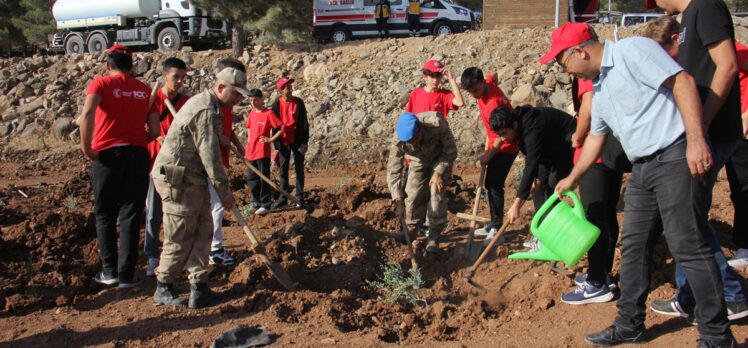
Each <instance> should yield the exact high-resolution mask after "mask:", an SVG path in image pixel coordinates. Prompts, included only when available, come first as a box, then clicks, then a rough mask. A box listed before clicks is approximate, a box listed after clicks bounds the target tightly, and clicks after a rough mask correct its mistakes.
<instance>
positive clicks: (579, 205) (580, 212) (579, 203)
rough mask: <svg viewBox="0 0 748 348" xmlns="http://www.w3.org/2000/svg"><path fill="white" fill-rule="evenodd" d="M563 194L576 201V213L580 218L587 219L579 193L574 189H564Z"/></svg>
mask: <svg viewBox="0 0 748 348" xmlns="http://www.w3.org/2000/svg"><path fill="white" fill-rule="evenodd" d="M563 195H564V196H566V197H569V198H571V201H572V202H574V210H573V212H574V215H576V216H577V217H579V218H580V219H587V217H586V216H585V214H584V206H582V200H580V199H579V196H577V194H576V193H574V191H572V190H566V191H564V193H563Z"/></svg>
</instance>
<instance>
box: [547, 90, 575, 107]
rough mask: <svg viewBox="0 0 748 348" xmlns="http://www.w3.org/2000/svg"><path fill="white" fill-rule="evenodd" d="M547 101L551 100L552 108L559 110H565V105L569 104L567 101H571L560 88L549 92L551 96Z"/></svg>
mask: <svg viewBox="0 0 748 348" xmlns="http://www.w3.org/2000/svg"><path fill="white" fill-rule="evenodd" d="M548 101H550V102H551V105H553V107H554V108H556V109H559V110H566V107H567V106H568V105H569V102H571V99H570V98H569V96H568V95H566V93H564V92H563V91H562V90H557V91H556V92H554V93H553V94H551V97H550V98H549V99H548Z"/></svg>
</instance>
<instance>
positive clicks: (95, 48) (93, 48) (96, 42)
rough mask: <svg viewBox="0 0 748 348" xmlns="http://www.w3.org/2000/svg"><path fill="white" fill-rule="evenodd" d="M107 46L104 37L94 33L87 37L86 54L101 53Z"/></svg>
mask: <svg viewBox="0 0 748 348" xmlns="http://www.w3.org/2000/svg"><path fill="white" fill-rule="evenodd" d="M108 46H109V45H108V44H107V41H106V37H104V35H101V34H99V33H96V34H93V35H91V36H89V37H88V52H89V53H99V52H102V51H104V50H106V49H107V47H108Z"/></svg>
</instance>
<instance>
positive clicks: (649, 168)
mask: <svg viewBox="0 0 748 348" xmlns="http://www.w3.org/2000/svg"><path fill="white" fill-rule="evenodd" d="M554 59H555V60H556V61H557V62H559V63H560V64H561V65H562V66H563V68H564V69H565V70H566V71H567V72H569V73H571V74H573V75H575V76H577V77H578V78H584V79H589V80H593V86H594V92H593V93H594V98H593V99H592V119H591V126H590V134H589V136H588V137H587V139H586V141H585V144H584V148H583V150H582V154H581V156H580V158H579V161H578V162H577V164H576V165H575V166H574V168H573V169H572V171H571V173H570V174H569V176H568V177H567V178H565V179H563V180H561V181H560V182H559V183H558V185H557V186H556V192H557V193H559V194H560V193H561V192H563V191H564V190H568V189H573V188H574V187H576V186H577V184H578V182H579V179H580V178H581V177H582V176H583V175H584V173H585V172H586V171H587V170H588V169H589V168H590V166H591V165H592V164H593V163H594V162H595V160H596V159H597V157H598V156H599V155H600V152H601V150H602V148H603V145H604V144H605V139H606V137H607V136H608V133H612V134H613V135H614V136H615V137H616V138H617V139H618V140H619V141H620V142H621V145H622V146H623V149H624V150H625V152H626V155H627V156H628V157H629V160H631V162H632V163H633V169H632V175H631V179H630V181H629V185H628V188H627V190H626V196H625V201H626V208H625V211H624V222H623V229H622V231H621V245H622V247H621V249H622V256H621V271H620V277H621V297H620V299H619V300H618V315H617V316H616V318H615V321H614V322H613V325H611V326H609V327H608V328H606V329H604V330H603V331H600V332H597V333H593V334H590V335H587V337H586V339H587V341H588V342H589V343H591V344H593V345H601V346H610V345H616V344H620V343H635V342H642V341H643V340H644V339H643V333H644V319H645V318H646V299H647V295H648V292H649V280H650V279H649V278H650V263H651V260H652V250H653V244H654V243H655V242H656V241H657V240H658V237H659V235H660V233H662V234H663V235H664V237H665V240H666V242H667V244H668V248H669V249H670V252H671V253H672V254H673V257H674V258H675V260H676V262H678V263H680V264H681V266H683V269H684V270H685V273H686V277H687V278H688V280H689V283H690V284H691V288H692V290H693V293H694V297H695V299H696V303H697V306H696V309H695V315H696V322H697V323H698V324H699V334H700V338H701V342H700V343H699V345H700V346H701V345H702V344H703V345H704V346H709V347H731V346H733V344H735V339H734V338H733V336H732V333H731V332H730V326H729V325H730V324H729V322H728V320H727V311H726V308H725V302H724V299H723V290H722V279H721V277H720V274H719V269H718V267H717V264H716V262H715V260H714V256H713V254H712V253H711V249H710V247H709V244H708V242H707V240H706V239H705V238H704V233H705V232H706V231H707V228H708V222H707V221H706V218H705V216H704V215H703V214H700V210H701V208H700V204H699V203H698V202H695V200H694V199H693V195H696V194H698V190H701V189H703V188H702V187H703V184H702V181H703V180H704V178H703V176H704V175H705V174H706V173H707V172H708V171H709V169H710V166H711V165H712V156H711V151H710V149H709V145H708V144H707V141H706V138H705V130H704V127H703V123H702V109H701V102H700V100H699V95H698V92H697V90H696V85H695V83H694V80H693V78H692V77H691V75H689V74H688V73H686V72H685V71H683V69H682V68H681V67H680V66H679V65H678V64H677V63H676V62H675V61H673V60H672V59H671V58H670V57H669V56H668V55H667V53H665V51H663V50H662V48H660V47H659V45H658V44H657V43H656V42H654V41H652V40H649V39H644V38H629V39H624V40H621V41H620V42H617V43H613V42H606V43H605V44H604V45H603V44H602V43H600V42H598V41H597V40H595V39H593V38H592V37H591V35H589V27H588V26H587V25H585V24H579V23H568V24H565V25H563V26H561V27H559V28H558V29H556V30H555V31H554V32H553V35H552V41H551V49H550V51H549V52H548V53H547V54H546V55H545V56H543V57H541V59H540V62H541V63H544V64H548V63H550V62H551V61H552V60H554ZM660 221H661V222H660Z"/></svg>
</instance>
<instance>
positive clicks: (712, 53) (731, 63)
mask: <svg viewBox="0 0 748 348" xmlns="http://www.w3.org/2000/svg"><path fill="white" fill-rule="evenodd" d="M708 49H709V57H711V58H712V61H713V62H714V65H715V66H716V69H715V71H714V76H713V77H712V82H711V84H710V85H709V94H708V95H707V97H706V101H704V108H703V109H704V110H703V112H704V125H705V126H706V128H707V129H708V128H709V125H710V124H711V122H712V121H713V120H714V116H715V115H716V114H717V111H719V109H720V108H722V105H724V103H725V100H727V96H728V95H729V94H730V90H731V89H732V86H733V84H734V82H735V79H736V78H737V76H738V75H737V74H738V60H737V57H736V55H735V45H734V43H733V41H732V39H724V40H721V41H719V42H716V43H713V44H711V45H709V46H708Z"/></svg>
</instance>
